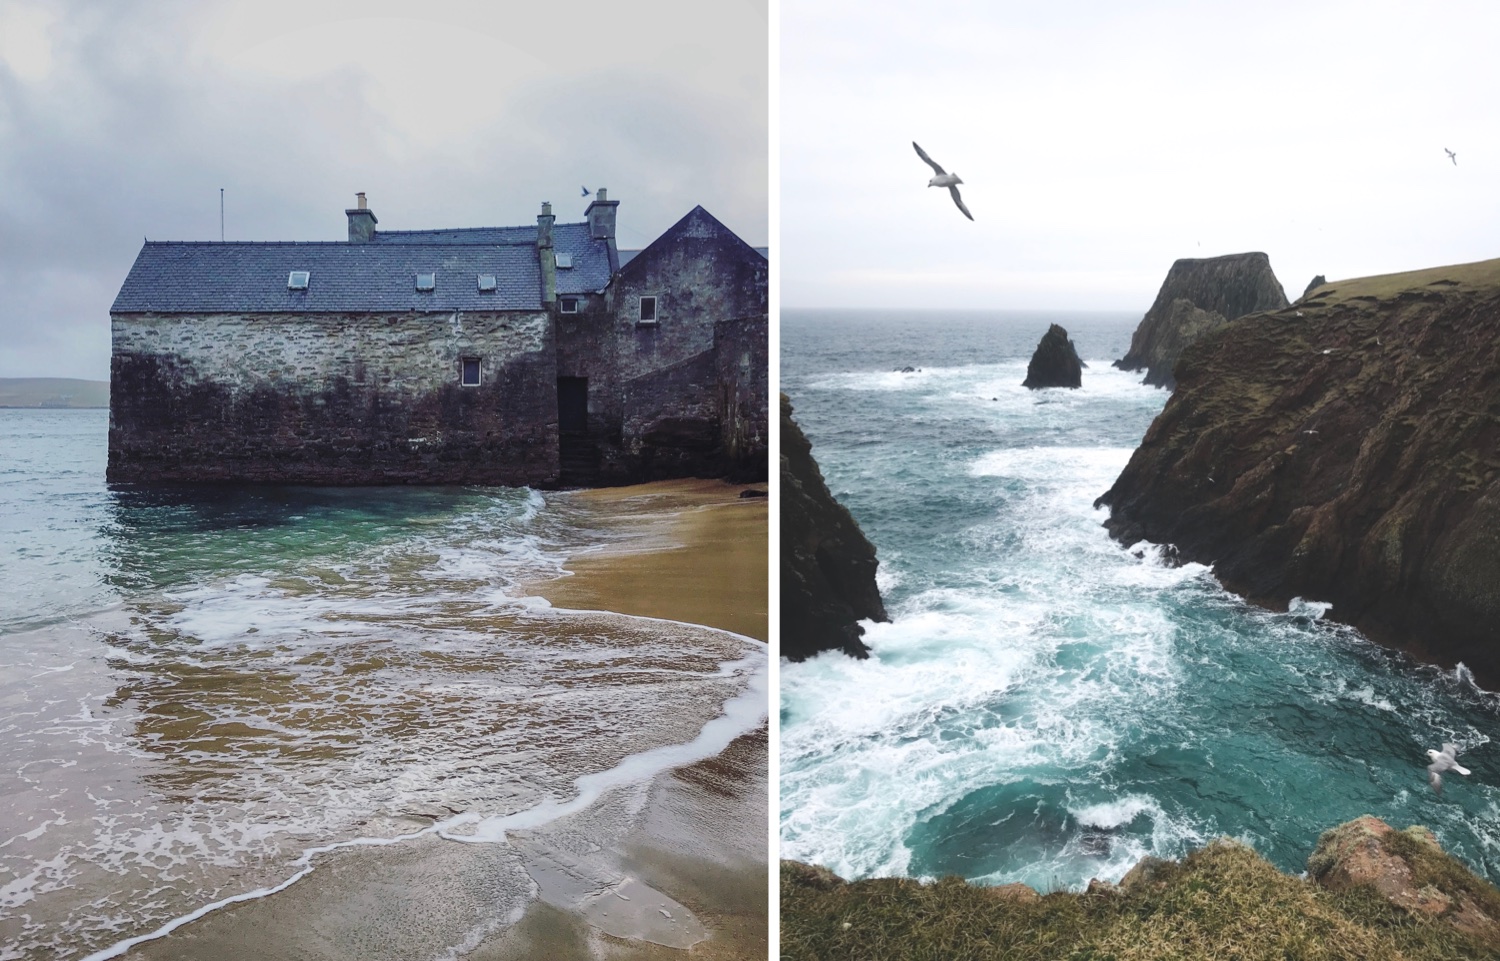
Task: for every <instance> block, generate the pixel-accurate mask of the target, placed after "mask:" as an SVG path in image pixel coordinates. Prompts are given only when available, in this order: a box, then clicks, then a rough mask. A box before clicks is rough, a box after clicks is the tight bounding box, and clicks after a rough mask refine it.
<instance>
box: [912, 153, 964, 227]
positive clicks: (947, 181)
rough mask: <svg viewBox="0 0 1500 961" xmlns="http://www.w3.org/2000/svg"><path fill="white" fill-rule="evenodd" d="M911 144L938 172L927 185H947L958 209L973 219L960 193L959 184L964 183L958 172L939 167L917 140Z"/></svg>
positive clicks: (918, 154)
mask: <svg viewBox="0 0 1500 961" xmlns="http://www.w3.org/2000/svg"><path fill="white" fill-rule="evenodd" d="M911 145H912V146H913V147H916V149H917V156H918V157H921V158H922V162H923V163H925V164H927V166H929V167H931V168H932V169H933V172H934V173H936V174H937V176H936V177H933V178H932V179H931V180H929V181H927V186H929V187H947V188H948V193H950V194H952V195H953V202H954V203H956V204H958V209H959V210H961V211H963V214H964V216H965V217H968V218H969V219H970V220H973V219H974V215H973V214H971V213H969V208H968V207H965V206H964V199H963V198H962V197H960V196H959V195H958V185H959V184H961V183H963V181H962V180H959V179H958V174H950V173H948V171H946V170H944V169H943V168H942V167H939V166H938V165H937V162H936V161H934V160H933V159H932V158H931V157H929V156H927V151H925V150H923V149H922V148H921V147H917V142H916V141H915V140H913V141H912V142H911Z"/></svg>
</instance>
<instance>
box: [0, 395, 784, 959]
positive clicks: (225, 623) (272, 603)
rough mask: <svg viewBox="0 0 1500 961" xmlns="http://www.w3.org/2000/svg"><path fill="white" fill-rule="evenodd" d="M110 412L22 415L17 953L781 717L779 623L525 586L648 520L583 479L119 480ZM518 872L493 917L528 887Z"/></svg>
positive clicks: (500, 837)
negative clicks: (733, 622) (598, 604)
mask: <svg viewBox="0 0 1500 961" xmlns="http://www.w3.org/2000/svg"><path fill="white" fill-rule="evenodd" d="M106 427H107V417H106V414H105V413H104V412H102V411H55V412H54V411H43V412H38V411H13V410H12V411H0V583H4V584H6V585H7V587H6V589H5V592H4V605H3V608H0V733H3V735H4V736H3V737H0V771H4V772H6V773H5V779H4V781H3V791H4V795H5V798H4V804H3V805H0V945H3V947H0V959H13V958H28V959H29V958H43V957H55V958H72V957H83V956H86V955H88V954H90V952H95V951H107V950H108V949H110V948H111V946H117V945H120V944H121V943H122V942H124V941H125V940H126V939H130V938H134V937H139V936H142V935H145V934H149V933H151V932H153V931H156V930H158V929H159V928H161V927H162V926H163V925H166V924H169V923H171V922H172V921H173V919H178V918H182V917H184V916H185V915H188V914H190V913H192V912H195V911H197V910H199V909H201V908H203V907H204V906H205V905H209V904H212V903H214V902H217V901H220V900H222V899H226V898H233V897H238V896H242V895H246V894H251V893H256V892H262V893H263V892H265V891H267V890H269V889H271V888H274V887H276V886H278V885H282V884H285V883H286V882H287V881H288V880H289V879H291V878H293V877H297V876H300V875H301V874H302V872H304V871H305V870H306V869H307V868H308V867H310V866H315V865H317V864H319V863H321V862H320V858H321V857H322V855H320V854H318V853H317V852H319V851H323V850H327V849H333V848H337V847H338V846H340V845H350V844H358V845H362V846H369V845H372V844H378V843H381V842H385V841H389V840H390V839H393V838H398V837H402V836H407V835H414V834H425V835H426V836H429V837H431V836H435V837H439V838H448V839H449V840H450V842H460V841H471V842H489V843H504V842H505V841H506V837H507V831H511V832H514V831H518V830H525V829H533V828H535V827H537V826H539V825H543V824H546V823H548V822H549V821H551V820H555V819H556V818H560V817H565V816H567V815H569V814H570V813H572V812H575V811H578V810H581V809H583V808H586V807H587V806H588V805H589V804H591V803H593V802H594V801H595V800H597V799H598V798H599V797H601V796H603V795H604V794H605V793H606V792H609V791H611V790H615V789H618V788H620V787H621V786H624V785H630V784H635V783H644V782H646V781H649V780H650V778H651V777H652V776H654V775H655V774H656V773H658V772H660V771H662V770H666V769H668V768H671V767H673V766H675V765H677V764H681V763H686V762H690V761H693V760H696V759H698V758H700V757H706V756H712V755H713V754H714V753H716V752H717V751H718V750H721V749H722V748H723V746H724V745H726V744H728V743H729V741H730V740H732V739H733V737H734V736H736V735H737V734H739V733H742V732H743V731H745V730H752V729H754V728H755V726H757V725H758V724H759V723H760V719H761V718H762V717H763V716H764V705H765V693H764V667H765V654H764V651H765V649H764V646H763V645H761V644H760V643H758V642H755V641H751V640H749V639H747V638H743V637H739V636H737V635H734V634H731V633H728V632H725V631H719V630H714V629H711V628H702V627H696V626H692V625H685V624H680V623H675V622H670V621H660V620H650V619H645V618H633V617H625V616H621V615H616V614H610V613H597V612H596V613H573V612H567V611H561V610H556V609H553V608H552V607H551V606H550V605H548V604H547V603H546V602H545V601H542V600H540V599H539V598H535V597H530V596H528V594H527V591H526V590H525V589H524V587H523V585H525V584H527V583H534V582H535V581H537V580H539V579H542V578H545V577H548V576H556V575H559V574H561V573H562V563H563V559H564V558H565V557H567V556H570V555H578V554H581V553H586V552H589V551H591V550H598V549H602V548H603V547H606V546H608V545H609V544H610V542H611V541H612V540H615V539H618V538H620V537H625V536H630V535H629V534H628V532H622V531H621V530H620V529H619V527H618V525H609V524H604V523H599V522H597V521H598V519H597V517H596V516H595V515H594V514H592V513H591V512H590V509H589V508H588V507H587V506H585V505H581V504H579V503H578V502H577V500H576V499H570V498H569V497H568V496H567V495H549V496H547V497H544V496H542V495H541V494H538V493H536V492H534V491H529V490H524V489H523V490H515V489H500V488H449V489H431V488H429V489H384V488H382V489H313V488H247V489H227V488H223V489H202V488H175V489H162V490H152V491H142V490H114V491H111V490H109V489H108V488H106V487H105V486H104V484H103V482H102V478H103V467H104V436H105V430H106ZM511 867H512V869H513V870H515V871H517V872H519V873H518V874H517V878H516V880H515V883H514V884H512V885H511V887H510V888H509V889H508V892H509V893H508V894H507V895H506V897H509V898H510V899H511V900H513V901H514V904H511V905H509V906H507V905H506V904H502V903H500V901H495V903H493V904H491V905H490V917H489V919H488V922H487V923H489V924H490V926H491V927H493V924H494V918H496V917H499V918H502V919H503V918H505V917H506V916H508V914H507V913H508V912H509V913H510V914H513V915H514V916H515V917H519V916H520V908H521V907H522V906H524V904H525V903H526V902H527V901H529V900H530V898H531V897H532V896H533V895H534V893H535V891H534V885H533V884H532V882H531V881H530V880H528V879H527V875H526V874H525V872H524V871H523V870H521V868H520V867H519V865H518V864H513V865H512V866H511ZM299 883H307V882H299ZM496 897H497V898H498V897H499V895H496ZM501 900H503V898H502V899H501ZM459 940H462V939H461V938H460V939H459ZM471 940H472V938H471ZM456 943H457V942H455V944H456ZM442 947H444V946H443V945H434V946H433V948H434V950H435V951H438V949H441V948H442Z"/></svg>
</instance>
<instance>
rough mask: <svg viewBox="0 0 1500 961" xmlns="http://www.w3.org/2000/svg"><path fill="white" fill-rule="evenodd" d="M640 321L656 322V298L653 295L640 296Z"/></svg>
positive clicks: (646, 322) (645, 322) (644, 322)
mask: <svg viewBox="0 0 1500 961" xmlns="http://www.w3.org/2000/svg"><path fill="white" fill-rule="evenodd" d="M641 323H643V324H654V323H656V298H655V297H642V298H641Z"/></svg>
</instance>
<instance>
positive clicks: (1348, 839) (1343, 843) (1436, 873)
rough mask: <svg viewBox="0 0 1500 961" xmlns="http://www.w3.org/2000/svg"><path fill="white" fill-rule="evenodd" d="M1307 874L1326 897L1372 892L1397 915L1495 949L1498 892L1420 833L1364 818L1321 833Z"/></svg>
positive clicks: (1499, 934) (1499, 938) (1499, 924)
mask: <svg viewBox="0 0 1500 961" xmlns="http://www.w3.org/2000/svg"><path fill="white" fill-rule="evenodd" d="M1307 873H1308V876H1309V877H1310V878H1312V879H1313V880H1314V881H1317V882H1318V883H1319V884H1321V885H1323V886H1324V887H1326V888H1328V889H1329V890H1331V891H1344V890H1347V889H1349V888H1353V887H1359V886H1367V887H1370V888H1373V889H1374V890H1375V891H1376V892H1378V893H1379V894H1380V896H1381V897H1383V898H1385V899H1386V900H1387V901H1388V902H1390V903H1391V904H1392V905H1394V906H1396V907H1398V908H1400V909H1402V910H1403V911H1406V912H1409V913H1419V914H1424V915H1426V916H1428V917H1430V918H1434V919H1439V918H1440V919H1443V920H1446V921H1447V922H1449V923H1450V924H1452V925H1453V926H1454V927H1456V928H1458V929H1459V930H1460V931H1464V932H1466V933H1468V934H1472V935H1476V936H1478V937H1480V938H1483V939H1484V940H1486V941H1489V942H1491V943H1497V944H1500V891H1497V890H1495V888H1494V887H1493V886H1491V885H1490V884H1488V883H1486V882H1485V881H1483V880H1481V879H1479V878H1478V877H1475V876H1474V874H1473V873H1472V872H1471V871H1470V870H1469V869H1468V868H1467V867H1465V866H1464V865H1463V864H1461V863H1459V861H1457V860H1456V859H1455V858H1454V857H1453V856H1452V855H1451V854H1448V853H1447V852H1446V851H1444V850H1443V848H1442V846H1441V845H1440V844H1438V839H1437V837H1436V836H1435V835H1434V834H1433V833H1432V831H1430V830H1428V829H1427V828H1425V827H1421V826H1413V827H1409V828H1407V829H1406V830H1405V831H1396V830H1395V829H1393V828H1392V827H1391V826H1390V825H1388V824H1386V823H1385V822H1384V821H1382V820H1380V819H1379V818H1377V817H1372V816H1370V815H1368V814H1366V815H1365V816H1364V817H1360V818H1356V819H1354V820H1353V821H1350V822H1348V823H1347V824H1341V825H1339V826H1338V827H1336V828H1334V829H1333V830H1331V831H1325V832H1323V836H1322V837H1320V838H1319V839H1318V846H1317V848H1316V849H1315V850H1314V851H1313V853H1312V856H1311V857H1309V858H1308V859H1307Z"/></svg>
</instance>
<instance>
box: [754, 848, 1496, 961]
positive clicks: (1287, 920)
mask: <svg viewBox="0 0 1500 961" xmlns="http://www.w3.org/2000/svg"><path fill="white" fill-rule="evenodd" d="M1443 857H1444V858H1446V857H1447V856H1446V855H1443ZM1448 860H1451V859H1448ZM1455 863H1456V862H1455ZM1142 873H1143V875H1144V876H1143V877H1142V878H1141V879H1139V880H1135V881H1132V880H1131V879H1130V878H1127V882H1126V884H1125V886H1124V887H1123V889H1118V890H1117V889H1113V888H1106V889H1103V890H1098V889H1096V890H1095V891H1093V892H1091V893H1086V894H1073V893H1069V892H1057V893H1053V894H1048V895H1045V896H1042V897H1036V896H1034V895H1032V894H1029V893H1028V892H1025V891H1020V892H1019V893H1017V889H1016V887H1015V886H1012V887H1010V888H985V887H978V886H974V885H970V884H967V883H965V882H964V881H962V880H959V879H957V878H947V879H944V880H942V881H939V882H937V883H935V884H930V885H923V884H920V883H918V882H916V881H911V880H906V879H895V878H884V879H876V880H869V881H860V882H855V883H852V884H843V883H841V882H833V881H829V880H827V876H825V877H824V879H821V880H820V879H819V878H818V877H817V876H814V875H813V874H812V873H811V872H810V871H809V870H808V869H807V868H806V867H805V866H798V865H792V864H790V863H789V862H788V863H784V864H783V866H782V872H781V956H782V958H783V959H785V961H811V959H820V961H821V959H827V961H832V959H844V958H847V959H850V961H855V959H858V961H882V959H889V961H896V959H901V961H923V959H931V961H938V959H942V961H979V959H985V961H1000V959H1017V961H1019V959H1028V961H1032V959H1035V961H1049V959H1058V961H1063V959H1066V961H1085V959H1088V961H1105V959H1113V961H1144V959H1148V958H1149V959H1157V958H1176V959H1183V961H1187V959H1204V961H1209V959H1214V961H1217V959H1235V961H1262V959H1263V961H1272V959H1277V961H1281V959H1308V961H1345V959H1347V961H1364V959H1411V961H1436V959H1475V958H1497V957H1500V943H1494V942H1488V941H1486V940H1484V939H1482V938H1479V937H1476V936H1473V935H1469V934H1465V933H1464V932H1461V931H1459V930H1458V929H1456V928H1455V927H1453V926H1452V925H1451V924H1449V923H1447V921H1446V920H1443V919H1441V918H1437V919H1435V918H1429V917H1427V916H1425V915H1421V914H1417V913H1408V912H1406V911H1403V910H1401V909H1399V908H1396V907H1394V906H1392V905H1391V904H1390V903H1388V902H1387V901H1386V900H1384V899H1383V898H1382V897H1381V896H1380V895H1379V894H1377V893H1375V892H1374V891H1373V890H1372V889H1370V888H1368V887H1359V888H1354V889H1351V890H1347V891H1342V892H1334V891H1329V890H1327V889H1325V888H1323V887H1321V886H1319V885H1318V884H1316V883H1314V882H1312V881H1310V880H1307V879H1306V878H1302V877H1292V876H1289V875H1286V874H1282V873H1280V872H1279V871H1277V870H1276V869H1275V868H1274V867H1272V866H1271V864H1270V863H1269V862H1267V861H1265V860H1264V859H1262V858H1261V857H1260V856H1258V855H1257V854H1255V852H1254V851H1252V850H1251V849H1250V848H1248V847H1245V846H1243V845H1240V844H1236V843H1234V842H1230V841H1220V842H1216V843H1214V844H1211V845H1209V846H1208V847H1206V848H1203V849H1201V850H1199V851H1196V852H1194V853H1193V854H1191V855H1189V856H1188V857H1187V858H1185V859H1184V860H1183V861H1182V862H1157V863H1155V864H1154V865H1153V866H1152V870H1150V871H1149V872H1142ZM1462 873H1463V874H1464V875H1465V876H1466V877H1467V878H1472V875H1469V874H1468V872H1467V871H1463V872H1462ZM1424 880H1426V879H1424ZM1465 883H1468V882H1467V881H1465ZM1481 883H1482V882H1481ZM846 925H847V927H846Z"/></svg>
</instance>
